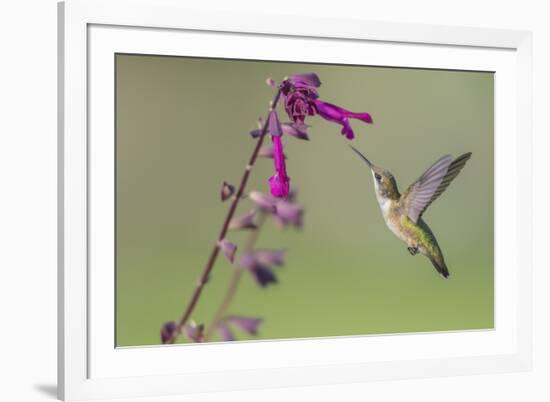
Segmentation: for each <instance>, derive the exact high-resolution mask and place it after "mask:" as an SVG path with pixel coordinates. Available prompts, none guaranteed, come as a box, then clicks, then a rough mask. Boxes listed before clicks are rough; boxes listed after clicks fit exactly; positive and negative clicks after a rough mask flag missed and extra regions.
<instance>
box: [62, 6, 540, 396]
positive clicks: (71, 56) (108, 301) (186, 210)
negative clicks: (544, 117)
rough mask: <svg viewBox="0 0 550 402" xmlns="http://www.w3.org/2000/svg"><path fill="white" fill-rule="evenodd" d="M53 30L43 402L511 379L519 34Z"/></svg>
mask: <svg viewBox="0 0 550 402" xmlns="http://www.w3.org/2000/svg"><path fill="white" fill-rule="evenodd" d="M130 11H131V12H130ZM59 16H60V19H59V21H60V22H59V41H60V54H59V57H60V63H59V74H60V78H61V79H60V89H59V94H60V96H59V102H60V120H59V123H60V124H59V128H60V133H59V150H60V152H59V154H60V169H59V178H60V205H59V208H60V224H59V234H60V240H61V241H60V244H61V247H60V254H59V261H60V264H59V300H60V302H59V342H60V343H59V344H60V348H59V392H60V397H61V398H63V399H65V400H76V399H95V398H107V397H111V398H114V397H132V396H134V397H138V396H160V395H169V394H178V393H191V392H207V391H230V390H238V389H253V388H269V387H281V386H285V387H288V386H299V385H315V384H329V383H346V382H360V381H369V380H377V379H399V378H415V377H429V376H441V375H460V374H471V373H497V372H508V371H519V370H527V369H529V368H530V366H531V317H530V315H531V307H530V289H531V288H530V287H531V222H532V217H531V204H530V203H531V161H530V158H531V148H530V147H531V120H530V119H531V115H530V113H531V34H530V33H528V32H519V31H506V30H489V29H477V28H458V27H443V26H425V25H407V24H398V23H373V22H368V21H357V20H353V21H351V20H350V21H338V20H334V21H324V20H318V19H315V18H307V17H302V16H287V17H285V21H286V23H285V24H283V25H282V24H280V17H279V16H270V15H262V16H259V15H245V14H237V13H235V14H234V15H231V16H230V17H231V18H228V16H227V15H225V14H224V15H223V16H222V15H219V16H218V15H216V14H215V13H214V14H213V13H211V12H206V11H204V12H201V11H199V10H188V9H185V8H183V7H182V6H181V4H180V2H178V1H169V0H161V1H133V2H127V1H119V0H117V1H85V0H70V1H66V2H64V3H61V4H60V5H59ZM293 21H299V22H300V23H299V24H294V23H292V22H293ZM182 362H183V363H182Z"/></svg>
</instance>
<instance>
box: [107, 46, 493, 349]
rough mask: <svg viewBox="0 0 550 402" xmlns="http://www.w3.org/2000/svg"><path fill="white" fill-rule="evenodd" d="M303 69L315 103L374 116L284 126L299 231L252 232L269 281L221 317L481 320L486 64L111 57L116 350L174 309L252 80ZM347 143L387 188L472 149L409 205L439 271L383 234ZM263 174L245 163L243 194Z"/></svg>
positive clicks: (386, 327)
mask: <svg viewBox="0 0 550 402" xmlns="http://www.w3.org/2000/svg"><path fill="white" fill-rule="evenodd" d="M308 71H314V72H316V73H317V74H318V75H319V77H320V78H321V81H322V83H323V84H322V86H321V88H320V90H319V92H320V97H321V99H324V100H326V101H328V102H331V103H335V104H338V105H341V106H343V107H346V108H348V109H350V110H353V111H358V112H369V113H370V114H371V115H372V116H373V119H374V124H373V125H366V124H364V123H362V122H359V121H355V120H354V121H352V125H353V127H354V130H355V134H356V139H355V140H354V141H353V142H349V141H348V140H346V139H345V138H344V137H343V136H341V135H340V133H339V131H340V126H338V125H335V124H332V123H329V122H327V121H325V120H323V119H322V118H320V117H313V118H309V119H308V123H309V124H311V125H312V127H311V129H310V138H311V140H310V141H309V142H307V141H299V140H296V139H294V138H290V137H286V139H285V152H286V154H287V155H288V161H287V167H288V173H289V175H290V177H291V178H292V182H291V183H292V184H293V186H296V187H298V188H299V201H300V203H302V204H303V205H304V206H305V208H306V214H305V225H304V228H303V230H301V231H297V230H286V231H279V230H277V229H276V228H275V227H274V226H272V225H266V227H265V228H264V230H263V231H262V232H261V235H260V238H259V242H258V246H259V247H268V248H285V249H288V255H287V263H286V266H285V267H283V268H280V269H277V274H278V279H279V284H277V285H276V286H271V287H268V288H266V289H261V288H259V287H258V286H257V285H256V284H255V283H254V282H253V280H252V278H251V277H250V276H248V275H246V276H245V277H243V280H242V282H241V286H240V288H239V291H238V293H237V296H236V298H235V300H234V303H233V304H232V306H231V307H230V309H229V313H233V314H239V315H246V316H252V317H263V318H264V322H263V324H262V326H261V328H260V333H259V335H258V337H257V338H259V339H275V338H297V337H321V336H338V335H361V334H380V333H398V332H418V331H442V330H463V329H480V328H493V325H494V316H493V308H494V304H493V296H494V288H493V91H494V86H493V74H492V73H488V72H463V71H440V70H421V69H403V68H380V67H365V66H335V65H320V64H295V63H281V62H259V61H236V60H215V59H196V58H184V57H163V56H159V57H157V56H141V55H117V56H116V167H117V170H116V180H117V185H116V195H117V198H116V227H117V232H116V344H117V345H118V346H137V345H152V344H158V343H159V330H160V327H161V325H162V324H163V323H164V322H166V321H168V320H177V319H178V318H179V317H180V315H181V313H182V311H183V309H184V307H185V306H186V305H187V303H188V300H189V298H190V295H191V292H192V290H193V288H194V286H195V284H196V282H197V279H198V277H199V275H200V273H201V272H202V269H203V267H204V264H205V262H206V260H207V256H208V254H209V252H210V250H211V247H212V245H213V243H214V241H215V239H216V236H217V235H218V232H219V229H220V226H221V222H222V220H223V218H224V216H225V214H226V211H227V208H228V204H222V203H221V202H220V201H219V192H220V187H221V183H222V182H223V181H224V180H226V181H228V182H231V183H234V184H237V183H238V181H239V180H240V177H241V174H242V171H243V168H244V166H245V165H246V162H247V160H248V157H249V155H250V153H251V151H252V148H253V147H254V140H252V139H251V138H250V136H249V135H248V131H249V130H250V129H252V128H255V121H256V118H257V117H258V116H264V115H265V114H266V111H267V108H268V102H269V100H271V99H272V97H273V89H271V88H269V87H267V86H266V85H265V79H266V78H267V77H273V78H274V79H275V80H281V79H282V77H284V76H287V75H290V74H293V73H300V72H308ZM281 115H283V114H282V113H281ZM350 143H353V145H354V146H356V147H357V148H359V149H360V150H362V151H363V152H364V153H365V154H366V155H367V156H368V157H369V158H370V159H371V161H373V162H374V163H376V164H378V165H380V166H383V167H386V168H387V169H389V170H390V171H391V172H392V173H393V174H394V175H395V176H396V178H397V182H398V185H399V186H400V189H401V190H404V189H405V188H406V187H407V186H408V185H409V184H410V183H412V182H413V181H414V180H415V179H416V178H417V177H418V176H419V175H420V174H421V173H422V172H423V171H424V170H425V169H426V168H427V167H428V166H430V165H431V164H432V163H433V162H434V161H435V160H437V159H438V158H439V157H440V156H442V155H445V154H448V153H450V154H453V155H455V156H458V155H459V154H461V153H463V152H466V151H472V152H473V157H472V159H471V160H470V161H469V163H468V164H467V166H466V168H465V169H464V170H463V171H462V173H461V174H460V175H459V176H458V178H457V179H456V180H455V181H454V182H453V183H452V184H451V186H450V187H449V188H448V189H447V191H446V192H445V193H444V194H443V195H442V196H441V197H440V198H439V199H438V200H437V201H436V202H435V203H434V204H433V205H432V206H431V207H430V208H429V210H428V211H427V212H426V214H425V215H424V218H425V220H426V222H427V223H428V224H429V225H430V226H431V228H432V230H433V232H434V233H435V235H436V237H437V238H438V241H439V244H440V246H441V248H442V250H443V252H444V255H445V258H446V261H447V265H448V267H449V270H450V272H451V276H450V278H449V280H443V279H442V278H441V277H440V276H439V275H438V274H437V273H436V271H435V270H434V268H433V267H432V265H431V263H430V262H429V261H428V260H427V259H426V258H425V257H423V256H420V255H418V256H415V257H412V256H411V255H409V253H408V251H407V249H406V245H405V244H404V243H402V242H401V241H400V240H398V239H397V238H396V237H395V236H394V235H393V234H392V233H391V232H390V231H389V230H388V229H387V228H386V226H385V224H384V222H383V219H382V216H381V213H380V211H379V208H378V204H377V203H376V199H375V195H374V191H373V183H372V178H371V175H370V174H369V171H368V170H367V168H366V166H365V164H364V163H363V162H362V161H361V160H359V159H358V158H357V156H356V155H355V154H354V153H353V152H352V151H351V150H350V148H349V147H348V145H349V144H350ZM272 174H273V167H272V161H271V160H269V159H259V160H258V163H257V165H256V166H255V168H254V170H253V173H252V176H251V180H250V182H249V186H248V189H258V190H261V191H264V192H268V186H267V179H268V178H269V177H270V176H271V175H272ZM248 209H250V204H249V203H248V202H246V201H245V202H242V203H241V206H240V208H239V212H245V211H247V210H248ZM229 238H230V239H231V240H233V241H235V242H241V243H242V241H243V240H244V238H245V237H244V234H243V233H230V235H229ZM233 269H234V268H233V266H231V265H230V264H229V263H228V262H227V260H225V259H224V258H220V259H219V260H218V263H217V265H216V266H215V268H214V271H213V274H212V276H211V281H210V282H209V283H208V285H207V286H206V287H205V290H204V292H203V294H202V297H201V299H200V301H199V303H198V306H197V308H196V310H195V313H194V314H193V318H194V319H195V320H196V321H197V322H204V323H208V322H209V321H210V320H211V319H212V316H213V314H214V311H215V309H216V307H217V306H218V305H219V303H220V301H221V299H222V297H223V293H224V291H225V288H226V286H227V283H228V280H229V278H230V275H231V273H232V270H233ZM237 336H238V337H239V339H249V338H248V337H246V336H244V335H243V334H242V333H237Z"/></svg>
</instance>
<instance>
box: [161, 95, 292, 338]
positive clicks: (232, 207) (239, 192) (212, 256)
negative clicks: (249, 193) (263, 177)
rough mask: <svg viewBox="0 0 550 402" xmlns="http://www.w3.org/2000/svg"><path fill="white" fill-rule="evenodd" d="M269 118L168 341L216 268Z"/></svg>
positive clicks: (276, 96)
mask: <svg viewBox="0 0 550 402" xmlns="http://www.w3.org/2000/svg"><path fill="white" fill-rule="evenodd" d="M280 96H281V90H280V89H278V90H277V93H276V94H275V97H274V98H273V101H272V102H271V107H270V111H269V113H271V112H272V111H273V110H275V108H276V107H277V103H278V102H279V98H280ZM269 120H270V119H269V115H268V118H266V119H265V123H264V124H263V126H262V129H261V132H260V135H259V137H258V140H257V141H256V146H255V147H254V150H253V151H252V155H251V156H250V159H249V161H248V164H247V165H246V167H245V169H244V172H243V175H242V177H241V182H240V184H239V186H238V188H237V192H236V193H235V194H234V195H233V200H232V202H231V205H230V207H229V210H228V211H227V215H226V217H225V220H224V222H223V225H222V228H221V230H220V234H219V235H218V240H217V241H216V243H215V244H214V247H213V248H212V251H211V252H210V256H209V257H208V261H207V263H206V265H205V267H204V270H203V272H202V275H201V276H200V278H199V281H198V283H197V285H196V287H195V290H194V291H193V294H192V296H191V300H190V301H189V303H188V304H187V307H186V308H185V311H184V312H183V314H182V316H181V318H180V320H179V321H178V322H177V325H176V328H175V331H173V333H172V336H170V337H169V338H168V339H167V340H166V343H175V341H176V339H177V337H178V336H179V335H180V334H181V332H182V329H183V328H184V326H185V324H186V323H187V321H188V320H189V318H190V317H191V314H193V310H194V309H195V306H196V305H197V302H198V301H199V298H200V296H201V293H202V290H203V288H204V285H206V283H207V282H208V278H209V277H210V272H212V269H213V268H214V264H215V263H216V260H217V258H218V255H219V253H220V242H221V241H223V240H224V238H225V235H226V234H227V231H228V229H229V223H230V222H231V220H232V219H233V216H234V215H235V211H236V210H237V206H238V205H239V201H240V200H241V197H242V195H243V194H244V190H245V188H246V184H247V183H248V178H249V177H250V172H251V171H252V168H253V167H254V164H255V163H256V159H257V158H258V153H259V152H260V149H261V148H262V144H263V142H264V139H265V136H266V133H267V130H268V124H269Z"/></svg>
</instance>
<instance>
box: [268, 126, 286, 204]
mask: <svg viewBox="0 0 550 402" xmlns="http://www.w3.org/2000/svg"><path fill="white" fill-rule="evenodd" d="M271 138H272V140H273V163H274V165H275V174H274V175H273V176H271V177H270V178H269V189H270V191H271V195H273V197H277V198H283V197H286V196H287V195H288V193H289V191H290V177H288V176H287V174H286V164H285V155H284V152H283V142H282V141H281V137H280V136H272V137H271Z"/></svg>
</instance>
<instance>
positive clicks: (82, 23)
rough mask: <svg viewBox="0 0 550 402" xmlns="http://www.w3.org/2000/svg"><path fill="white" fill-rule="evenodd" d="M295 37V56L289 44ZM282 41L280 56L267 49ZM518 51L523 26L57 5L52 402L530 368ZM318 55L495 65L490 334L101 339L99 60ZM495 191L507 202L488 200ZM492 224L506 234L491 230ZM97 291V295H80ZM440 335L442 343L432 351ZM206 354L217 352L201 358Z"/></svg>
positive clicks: (524, 57) (109, 114)
mask: <svg viewBox="0 0 550 402" xmlns="http://www.w3.org/2000/svg"><path fill="white" fill-rule="evenodd" d="M282 17H284V18H282ZM281 21H284V23H281ZM212 39H214V40H212ZM303 41H307V44H308V46H307V47H308V51H307V52H304V51H302V50H301V49H303V47H300V43H302V42H303ZM266 43H270V45H271V46H269V47H267V46H264V45H265V44H266ZM260 44H261V45H262V46H260ZM283 44H284V45H285V46H284V47H285V53H284V54H282V53H281V52H280V51H278V49H280V48H282V45H283ZM197 45H200V46H197ZM329 47H330V51H326V50H327V49H328V48H329ZM531 47H532V37H531V33H530V32H525V31H508V30H495V29H480V28H463V27H445V26H429V25H411V24H400V23H389V22H388V23H381V22H369V21H361V20H322V19H316V18H310V17H307V16H279V15H269V14H264V15H247V14H239V13H235V14H232V15H227V13H223V15H222V14H220V15H216V14H215V13H212V12H210V11H200V10H197V9H194V10H189V9H186V8H185V7H183V5H182V4H181V2H180V1H177V0H139V1H127V0H108V1H107V0H95V1H93V0H68V1H66V2H64V3H60V4H59V48H60V52H59V78H60V79H59V85H60V87H59V112H60V114H59V183H60V185H59V217H60V218H59V219H60V220H59V244H60V249H59V321H58V322H59V329H58V331H59V345H58V347H59V351H58V353H59V364H58V367H59V375H58V390H59V391H58V392H59V396H60V398H62V399H64V400H82V399H96V398H115V397H144V396H161V395H170V394H180V393H192V392H206V391H231V390H240V389H254V388H269V387H283V386H284V387H288V386H306V385H317V384H331V383H332V384H334V383H348V382H362V381H369V380H379V379H399V378H416V377H432V376H448V375H461V374H474V373H479V374H482V373H498V372H510V371H521V370H529V369H530V367H531V360H532V356H531V355H532V341H531V269H532V268H531V266H532V252H531V245H532V235H531V232H532V230H531V228H532V207H531V202H532V197H531V194H532V180H531V171H532V168H531V152H532V151H531V146H532V140H531V108H532V106H531V90H532V88H531V86H532V83H531V80H532V73H531V58H532V55H531V52H532V51H531ZM262 49H264V50H262ZM315 49H317V50H315ZM357 49H359V50H360V51H359V52H357V51H354V50H357ZM322 50H325V51H323V53H324V56H323V61H329V62H330V61H332V62H336V61H337V62H341V63H344V64H345V63H350V64H351V63H355V64H366V63H367V61H368V63H369V64H371V65H386V66H390V65H391V66H407V67H430V68H456V69H466V70H491V71H495V72H496V78H495V80H496V81H495V88H496V90H495V199H496V202H495V248H496V249H495V272H496V275H495V294H496V296H495V305H496V307H495V321H496V326H495V330H494V331H485V332H479V331H471V332H457V333H431V334H404V335H399V336H393V337H389V336H371V337H344V338H322V339H305V340H296V341H292V340H291V341H288V340H286V341H271V342H246V343H236V344H231V345H227V344H212V345H200V347H193V345H190V346H189V347H188V346H182V345H180V346H165V347H158V348H154V347H152V348H115V347H114V342H113V341H112V338H113V326H114V319H113V312H112V311H113V304H112V303H113V297H114V292H113V291H112V290H113V287H112V277H113V275H112V266H111V265H109V264H112V262H111V263H110V262H109V261H112V258H111V257H110V254H109V253H110V252H111V251H110V250H112V242H113V235H112V233H111V230H110V225H111V223H112V210H113V206H112V205H109V200H112V197H111V195H110V193H109V191H111V192H112V188H113V187H112V178H111V179H110V177H112V175H113V169H114V165H113V163H112V161H113V154H112V141H109V138H112V137H109V136H110V135H111V134H110V133H112V130H114V128H113V124H112V122H113V116H114V115H113V113H114V111H113V107H112V106H113V100H112V98H113V96H114V95H113V94H114V91H113V86H112V80H113V62H114V61H113V60H114V57H112V56H113V54H115V53H117V52H128V53H148V54H151V53H155V54H171V55H193V56H209V55H210V56H212V55H215V56H216V57H238V58H256V59H262V58H264V59H277V60H283V59H285V57H286V60H300V61H314V59H315V60H320V59H318V57H321V56H315V54H316V53H315V52H317V54H320V53H321V51H322ZM366 50H368V52H367V51H366ZM365 55H368V57H369V59H368V60H367V59H364V57H367V56H365ZM109 144H111V145H109ZM110 147H111V148H110ZM96 161H103V163H101V164H100V163H97V162H96ZM505 184H506V186H505ZM109 189H110V190H109ZM499 192H501V193H500V194H504V195H507V197H499ZM510 195H513V196H510ZM504 223H506V225H507V231H508V232H507V233H511V234H510V235H507V236H499V233H502V232H499V228H502V227H503V226H502V225H503V224H504ZM91 244H93V247H90V245H91ZM520 256H521V258H520ZM497 267H498V269H497ZM98 294H101V295H103V296H104V297H97V296H94V295H98ZM109 294H110V295H111V296H108V295H109ZM105 295H107V296H105ZM449 344H452V345H454V346H453V348H449V347H446V346H445V345H449ZM428 345H429V347H428ZM321 352H322V353H321ZM182 353H184V354H185V359H186V361H188V362H193V364H190V365H188V366H187V368H181V367H177V366H175V365H174V364H172V363H171V362H173V361H177V360H178V359H174V358H173V356H174V355H176V354H182ZM221 355H223V356H224V359H219V358H216V356H221ZM189 366H191V368H189Z"/></svg>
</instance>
